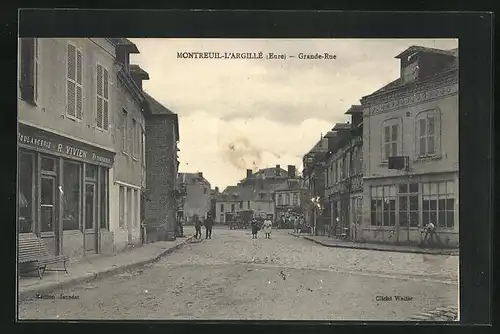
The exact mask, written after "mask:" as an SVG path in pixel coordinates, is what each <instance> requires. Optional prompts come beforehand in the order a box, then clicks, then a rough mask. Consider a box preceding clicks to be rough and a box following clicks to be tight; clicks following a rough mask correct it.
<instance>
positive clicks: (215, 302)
mask: <svg viewBox="0 0 500 334" xmlns="http://www.w3.org/2000/svg"><path fill="white" fill-rule="evenodd" d="M190 228H192V227H186V230H187V231H188V232H190ZM193 232H194V231H193ZM203 232H204V231H203ZM287 232H288V231H277V230H273V234H272V239H271V240H266V239H264V238H263V236H260V235H259V239H256V240H254V239H252V237H251V234H250V230H228V229H226V228H223V227H215V228H214V232H213V236H212V238H213V239H211V240H201V241H193V242H192V243H191V244H189V245H186V246H185V247H183V248H181V249H180V250H178V251H175V252H174V253H172V254H170V255H168V256H166V257H164V258H162V259H161V260H160V261H158V262H156V263H153V264H151V265H148V266H145V267H142V268H140V269H138V270H134V271H132V272H126V273H122V274H118V275H115V276H113V277H109V278H104V279H102V280H97V281H93V282H91V283H88V284H84V285H79V286H75V287H73V288H70V289H67V290H64V291H61V293H62V294H63V295H64V296H67V297H68V298H71V297H72V296H73V298H78V299H61V298H58V296H59V292H57V293H55V294H52V296H55V297H56V298H55V299H42V298H38V299H36V300H27V301H25V302H23V303H22V304H20V306H19V317H20V319H102V320H104V319H115V320H117V319H183V320H187V319H256V320H260V319H273V320H312V319H315V320H410V319H413V318H414V317H419V314H421V313H422V312H424V310H429V309H443V310H444V309H456V307H457V301H458V281H457V276H458V273H457V268H458V256H443V255H426V254H407V253H393V252H381V251H369V250H357V249H344V248H329V247H324V246H321V245H318V244H315V243H312V242H310V241H307V240H304V239H302V238H296V237H293V236H291V235H288V234H287ZM395 296H401V297H405V296H406V297H408V298H407V300H404V301H401V300H399V301H398V300H397V298H395ZM427 314H429V313H427ZM447 314H449V318H446V317H445V316H443V312H442V313H440V314H439V318H436V319H432V317H430V318H429V317H428V318H426V319H425V320H447V319H449V320H452V318H453V312H451V313H450V312H448V313H447Z"/></svg>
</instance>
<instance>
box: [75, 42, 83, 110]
mask: <svg viewBox="0 0 500 334" xmlns="http://www.w3.org/2000/svg"><path fill="white" fill-rule="evenodd" d="M76 65H77V66H76V69H77V72H76V82H77V83H78V84H79V85H78V86H77V88H76V118H78V119H82V118H83V87H82V86H81V85H82V72H83V62H82V52H81V51H80V50H76Z"/></svg>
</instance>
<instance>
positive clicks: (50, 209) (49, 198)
mask: <svg viewBox="0 0 500 334" xmlns="http://www.w3.org/2000/svg"><path fill="white" fill-rule="evenodd" d="M41 162H42V174H41V175H40V202H39V203H40V236H41V238H42V240H43V241H44V243H45V244H46V246H47V248H48V249H49V251H50V252H51V253H52V254H54V255H59V254H60V253H61V249H60V237H59V236H60V233H59V224H58V219H57V212H58V211H57V210H58V204H57V200H56V199H57V193H56V192H57V187H56V184H57V182H56V179H57V178H56V161H55V159H52V158H47V157H42V158H41Z"/></svg>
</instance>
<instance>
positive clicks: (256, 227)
mask: <svg viewBox="0 0 500 334" xmlns="http://www.w3.org/2000/svg"><path fill="white" fill-rule="evenodd" d="M251 224H252V239H257V233H258V232H259V223H258V222H257V219H255V218H253V219H252V223H251Z"/></svg>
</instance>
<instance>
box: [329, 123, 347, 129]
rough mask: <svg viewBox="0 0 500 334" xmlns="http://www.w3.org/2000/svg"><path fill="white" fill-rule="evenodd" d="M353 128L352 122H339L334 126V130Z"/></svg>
mask: <svg viewBox="0 0 500 334" xmlns="http://www.w3.org/2000/svg"><path fill="white" fill-rule="evenodd" d="M350 128H351V124H349V123H337V124H335V126H334V127H333V129H332V130H348V129H350Z"/></svg>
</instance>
